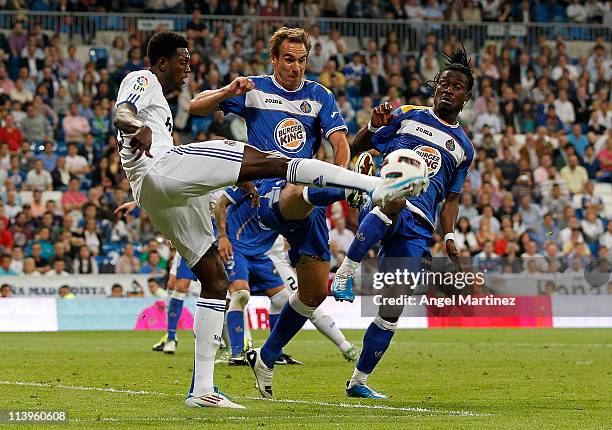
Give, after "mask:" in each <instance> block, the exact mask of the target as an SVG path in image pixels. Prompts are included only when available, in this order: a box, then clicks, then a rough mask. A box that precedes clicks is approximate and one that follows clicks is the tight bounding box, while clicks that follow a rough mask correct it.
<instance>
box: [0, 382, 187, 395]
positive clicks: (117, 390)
mask: <svg viewBox="0 0 612 430" xmlns="http://www.w3.org/2000/svg"><path fill="white" fill-rule="evenodd" d="M0 385H25V386H30V387H47V388H62V389H64V390H79V391H103V392H106V393H123V394H145V395H151V396H178V394H168V393H161V392H159V391H144V390H139V391H135V390H124V389H121V388H100V387H78V386H73V385H60V384H52V383H49V382H24V381H14V382H12V381H0Z"/></svg>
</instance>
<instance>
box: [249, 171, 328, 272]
mask: <svg viewBox="0 0 612 430" xmlns="http://www.w3.org/2000/svg"><path fill="white" fill-rule="evenodd" d="M286 182H287V181H284V180H280V179H265V180H263V181H261V182H260V183H259V186H258V187H257V191H258V192H259V196H260V200H259V208H258V209H257V216H258V217H259V221H260V222H261V223H262V224H263V225H265V226H266V227H268V228H269V229H271V230H274V231H276V232H278V233H280V234H282V235H283V236H285V238H286V239H287V242H289V245H290V246H291V249H289V261H290V262H291V265H293V266H295V265H296V264H297V262H298V260H299V258H300V255H306V256H309V257H316V258H320V259H321V260H323V261H330V259H331V254H330V251H329V230H328V228H327V222H326V218H325V209H326V208H324V207H320V206H316V207H315V208H314V209H313V211H312V213H311V214H310V216H309V217H308V218H306V219H303V220H297V221H287V220H285V219H283V217H282V215H281V213H280V207H279V199H280V191H281V189H282V188H283V187H284V186H285V184H286Z"/></svg>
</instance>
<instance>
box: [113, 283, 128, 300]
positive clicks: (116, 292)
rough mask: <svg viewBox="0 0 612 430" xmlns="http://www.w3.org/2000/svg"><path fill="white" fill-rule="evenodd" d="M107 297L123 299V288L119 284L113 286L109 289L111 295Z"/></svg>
mask: <svg viewBox="0 0 612 430" xmlns="http://www.w3.org/2000/svg"><path fill="white" fill-rule="evenodd" d="M109 297H110V298H113V299H117V298H120V297H124V295H123V287H122V286H121V284H113V286H112V287H111V295H110V296H109Z"/></svg>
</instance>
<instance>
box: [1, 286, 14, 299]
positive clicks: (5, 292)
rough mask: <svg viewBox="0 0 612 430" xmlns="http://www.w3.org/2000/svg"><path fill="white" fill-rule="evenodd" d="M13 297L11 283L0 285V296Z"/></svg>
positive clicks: (3, 297) (4, 297)
mask: <svg viewBox="0 0 612 430" xmlns="http://www.w3.org/2000/svg"><path fill="white" fill-rule="evenodd" d="M10 297H13V288H12V287H11V286H10V285H9V284H2V286H1V287H0V298H2V299H6V298H10Z"/></svg>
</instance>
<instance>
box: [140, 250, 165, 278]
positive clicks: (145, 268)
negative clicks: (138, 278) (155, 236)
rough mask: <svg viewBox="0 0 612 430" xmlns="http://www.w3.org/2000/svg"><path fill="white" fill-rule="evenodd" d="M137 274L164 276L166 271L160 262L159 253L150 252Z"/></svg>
mask: <svg viewBox="0 0 612 430" xmlns="http://www.w3.org/2000/svg"><path fill="white" fill-rule="evenodd" d="M139 273H147V274H152V275H159V276H164V275H165V273H166V270H165V269H164V263H163V262H162V261H161V258H160V256H159V253H158V252H157V251H151V252H150V253H149V255H148V256H147V260H146V262H145V263H144V264H143V265H142V267H141V268H140V272H139Z"/></svg>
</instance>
